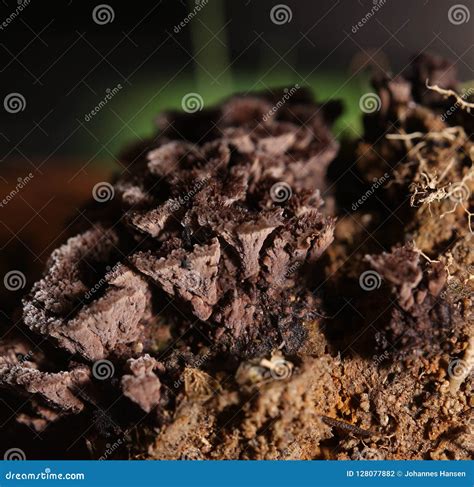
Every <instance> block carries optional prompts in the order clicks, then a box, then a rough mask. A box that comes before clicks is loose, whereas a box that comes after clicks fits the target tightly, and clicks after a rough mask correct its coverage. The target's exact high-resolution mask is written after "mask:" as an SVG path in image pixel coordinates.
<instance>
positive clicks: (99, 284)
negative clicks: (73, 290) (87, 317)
mask: <svg viewBox="0 0 474 487" xmlns="http://www.w3.org/2000/svg"><path fill="white" fill-rule="evenodd" d="M119 266H120V263H118V264H115V265H114V266H113V267H110V266H109V265H108V266H107V267H106V268H105V270H106V273H107V274H109V273H111V272H115V271H116V270H117V268H118V267H119ZM106 284H107V279H106V277H105V276H104V277H102V278H101V279H99V280H98V281H97V282H96V283H95V284H94V285H93V286H92V287H91V288H90V289H89V291H87V292H86V293H85V294H84V298H85V299H87V300H88V299H91V298H92V296H93V295H94V294H95V293H96V292H97V291H99V290H100V289H101V288H102V287H103V286H105V285H106Z"/></svg>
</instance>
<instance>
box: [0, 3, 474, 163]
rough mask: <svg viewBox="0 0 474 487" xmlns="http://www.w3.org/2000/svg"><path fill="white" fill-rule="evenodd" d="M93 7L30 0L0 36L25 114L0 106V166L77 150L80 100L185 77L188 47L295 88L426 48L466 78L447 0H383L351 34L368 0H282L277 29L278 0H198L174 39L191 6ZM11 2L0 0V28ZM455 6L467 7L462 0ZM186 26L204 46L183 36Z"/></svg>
mask: <svg viewBox="0 0 474 487" xmlns="http://www.w3.org/2000/svg"><path fill="white" fill-rule="evenodd" d="M100 3H101V2H97V1H95V2H94V1H82V0H70V1H61V2H60V1H48V2H39V1H34V0H32V1H30V3H28V5H27V6H26V7H25V8H24V9H23V11H22V12H21V15H19V16H17V17H16V18H15V19H14V20H13V21H12V22H11V23H9V24H8V26H7V27H6V28H3V29H1V30H0V66H1V74H2V76H1V79H2V83H1V92H0V98H1V100H3V99H4V97H5V96H6V95H7V94H8V93H11V92H20V93H22V94H24V96H25V98H26V100H27V107H28V108H27V110H25V111H23V112H21V113H19V114H16V115H14V116H13V115H12V114H10V113H7V112H6V111H5V110H0V161H1V162H0V164H2V165H5V164H7V163H11V162H12V161H16V160H18V159H20V160H25V159H26V158H29V159H31V158H33V157H34V156H36V155H45V156H48V157H49V156H51V157H53V156H58V155H59V156H61V155H72V154H88V150H87V148H86V147H84V144H83V143H82V140H83V139H81V138H80V137H79V134H80V132H82V131H84V130H86V129H83V128H82V127H81V126H80V125H78V123H77V119H78V117H81V116H82V115H83V113H84V100H86V99H90V98H91V97H92V99H95V100H97V99H98V98H101V97H102V96H103V93H104V91H105V90H106V88H107V87H110V86H115V85H116V84H117V83H121V84H122V85H123V86H124V87H132V88H133V85H134V83H136V81H137V79H138V78H140V79H143V78H149V79H150V80H154V79H156V80H157V81H156V82H157V84H158V83H160V84H162V85H163V84H165V83H171V84H172V83H174V77H175V76H176V74H177V73H178V72H180V73H183V74H187V75H188V76H189V78H190V79H192V78H193V76H194V75H195V72H196V69H198V68H197V64H196V62H195V59H193V56H194V54H195V53H196V51H198V50H201V49H203V51H202V52H201V54H200V55H201V57H202V56H208V58H209V59H208V61H209V63H210V64H212V62H213V56H214V55H215V50H214V49H213V46H215V45H217V46H218V47H219V46H220V47H221V49H225V51H226V53H227V62H228V63H229V66H228V68H229V69H228V73H231V72H234V73H235V72H239V71H246V72H250V73H251V72H252V71H254V70H257V69H261V67H262V66H264V67H265V66H268V67H272V66H273V65H274V63H275V62H276V64H277V67H281V68H284V69H286V70H289V71H293V72H294V77H295V81H297V80H298V78H299V73H307V72H311V71H315V70H317V71H324V70H326V71H327V70H342V71H346V72H347V71H348V70H349V69H350V68H351V66H352V65H354V63H355V64H357V63H358V62H363V61H364V60H365V61H367V60H369V61H370V57H371V56H373V59H374V60H375V61H376V62H377V64H378V65H381V66H382V67H387V68H389V69H391V70H392V71H395V72H397V71H399V70H401V69H402V68H403V67H404V66H405V65H406V64H407V63H408V60H409V58H410V56H411V55H413V54H414V53H416V52H420V51H425V50H426V51H429V52H435V53H437V54H439V55H442V56H447V57H448V58H450V59H452V60H453V61H455V62H457V65H458V67H459V70H460V74H461V78H463V79H472V77H473V70H472V65H473V64H474V50H473V49H472V42H470V40H469V32H471V33H472V30H471V31H469V23H466V24H462V25H453V24H452V23H450V22H449V21H448V18H447V15H448V9H449V7H450V6H452V5H454V4H455V2H453V1H446V0H418V1H411V0H398V1H396V2H395V1H393V0H388V1H386V2H385V3H384V4H383V6H382V7H381V8H380V9H379V11H378V12H377V13H376V15H375V16H373V17H372V18H370V19H369V21H367V23H366V24H365V25H364V27H363V28H361V29H358V30H357V32H356V33H354V32H353V29H352V28H353V26H354V25H356V24H357V22H358V21H359V20H360V19H361V18H362V17H364V16H365V15H366V14H367V12H368V11H370V10H371V9H372V7H373V4H374V2H373V1H372V0H336V1H334V0H318V1H317V2H302V1H301V0H300V1H297V0H286V1H285V5H287V6H288V7H290V9H291V11H292V19H291V21H290V22H289V23H286V24H284V25H275V24H274V23H272V22H271V20H270V15H269V13H270V10H271V8H272V7H273V6H275V5H276V4H277V3H278V2H275V1H272V0H232V1H231V0H209V1H208V3H207V4H206V5H205V7H203V9H201V11H200V12H199V14H198V15H197V16H196V18H194V19H193V20H192V22H191V23H190V24H188V25H187V26H186V27H185V28H183V29H182V31H181V32H179V33H178V34H176V33H175V32H174V31H173V28H174V27H175V26H176V25H179V23H180V22H181V21H182V20H183V19H184V18H185V17H186V16H187V15H188V13H189V12H190V11H192V9H193V8H194V5H195V2H193V1H189V2H186V1H185V0H161V1H151V0H141V1H139V2H138V1H137V2H123V1H117V0H109V1H108V2H107V4H108V5H110V6H111V7H112V8H113V10H114V19H113V22H111V23H108V24H106V25H97V24H96V23H94V22H93V20H92V11H93V9H94V7H96V6H97V5H99V4H100ZM17 4H18V2H16V1H7V0H3V1H2V2H1V3H0V12H1V13H0V21H1V20H2V19H5V18H7V17H8V16H9V15H10V14H11V12H12V11H14V10H15V9H16V6H17ZM464 4H466V5H467V6H468V8H470V10H471V11H472V10H474V9H473V7H474V4H473V1H472V0H469V1H465V2H464ZM216 12H217V14H216ZM210 19H211V21H210ZM193 23H194V24H195V25H194V26H192V24H193ZM471 24H472V21H471ZM216 26H217V27H218V28H216ZM219 26H220V27H219ZM196 28H197V29H201V31H202V32H204V33H205V35H206V36H207V40H206V43H207V42H208V41H209V43H208V45H205V46H204V45H199V44H200V41H199V39H196V38H194V39H193V29H196ZM216 34H217V35H216ZM214 36H215V37H214ZM471 40H472V39H471ZM216 62H217V61H216ZM228 73H227V74H228ZM211 74H212V73H211ZM135 89H137V88H135ZM124 123H127V120H124ZM94 136H96V137H99V135H97V134H95V135H91V138H93V137H94ZM78 140H79V142H78Z"/></svg>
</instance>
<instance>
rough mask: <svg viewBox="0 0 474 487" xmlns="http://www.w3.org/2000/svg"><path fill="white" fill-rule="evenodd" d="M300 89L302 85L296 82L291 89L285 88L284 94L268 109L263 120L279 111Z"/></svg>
mask: <svg viewBox="0 0 474 487" xmlns="http://www.w3.org/2000/svg"><path fill="white" fill-rule="evenodd" d="M299 89H300V85H299V84H298V83H296V84H295V85H294V86H292V87H291V88H290V89H288V88H285V89H284V90H283V92H284V93H283V96H282V97H281V98H280V99H279V100H278V101H277V103H275V105H273V106H272V108H271V109H270V110H268V112H267V113H265V115H263V117H262V120H263V121H264V122H266V121H267V120H268V119H269V118H271V117H272V116H273V115H274V114H275V112H276V111H278V110H279V109H280V108H281V107H282V106H283V105H284V104H285V103H286V102H287V101H288V100H289V99H290V98H291V97H292V96H293V95H294V94H295V93H296V92H297V91H298V90H299Z"/></svg>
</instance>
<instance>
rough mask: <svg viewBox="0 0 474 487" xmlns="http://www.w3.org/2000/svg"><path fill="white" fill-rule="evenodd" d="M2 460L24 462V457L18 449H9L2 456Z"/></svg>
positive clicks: (22, 452)
mask: <svg viewBox="0 0 474 487" xmlns="http://www.w3.org/2000/svg"><path fill="white" fill-rule="evenodd" d="M3 459H4V460H26V455H25V452H24V451H23V450H21V449H20V448H10V449H9V450H7V451H6V452H5V453H4V455H3Z"/></svg>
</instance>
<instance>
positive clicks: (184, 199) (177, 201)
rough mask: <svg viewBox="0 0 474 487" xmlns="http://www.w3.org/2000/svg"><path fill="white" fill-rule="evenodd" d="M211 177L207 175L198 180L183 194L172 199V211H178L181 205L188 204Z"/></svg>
mask: <svg viewBox="0 0 474 487" xmlns="http://www.w3.org/2000/svg"><path fill="white" fill-rule="evenodd" d="M208 181H209V178H208V177H205V178H203V179H200V180H199V181H197V182H196V184H195V185H194V186H193V187H192V188H191V189H190V190H189V191H188V192H187V193H186V194H185V195H183V196H178V197H177V198H174V199H173V200H172V201H171V205H170V209H171V211H173V212H174V211H178V210H179V209H180V208H181V207H183V206H186V204H187V203H189V202H190V201H191V200H192V199H193V198H194V196H196V194H197V193H198V192H199V191H201V189H202V188H203V187H204V186H205V185H206V184H207V183H208Z"/></svg>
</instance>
